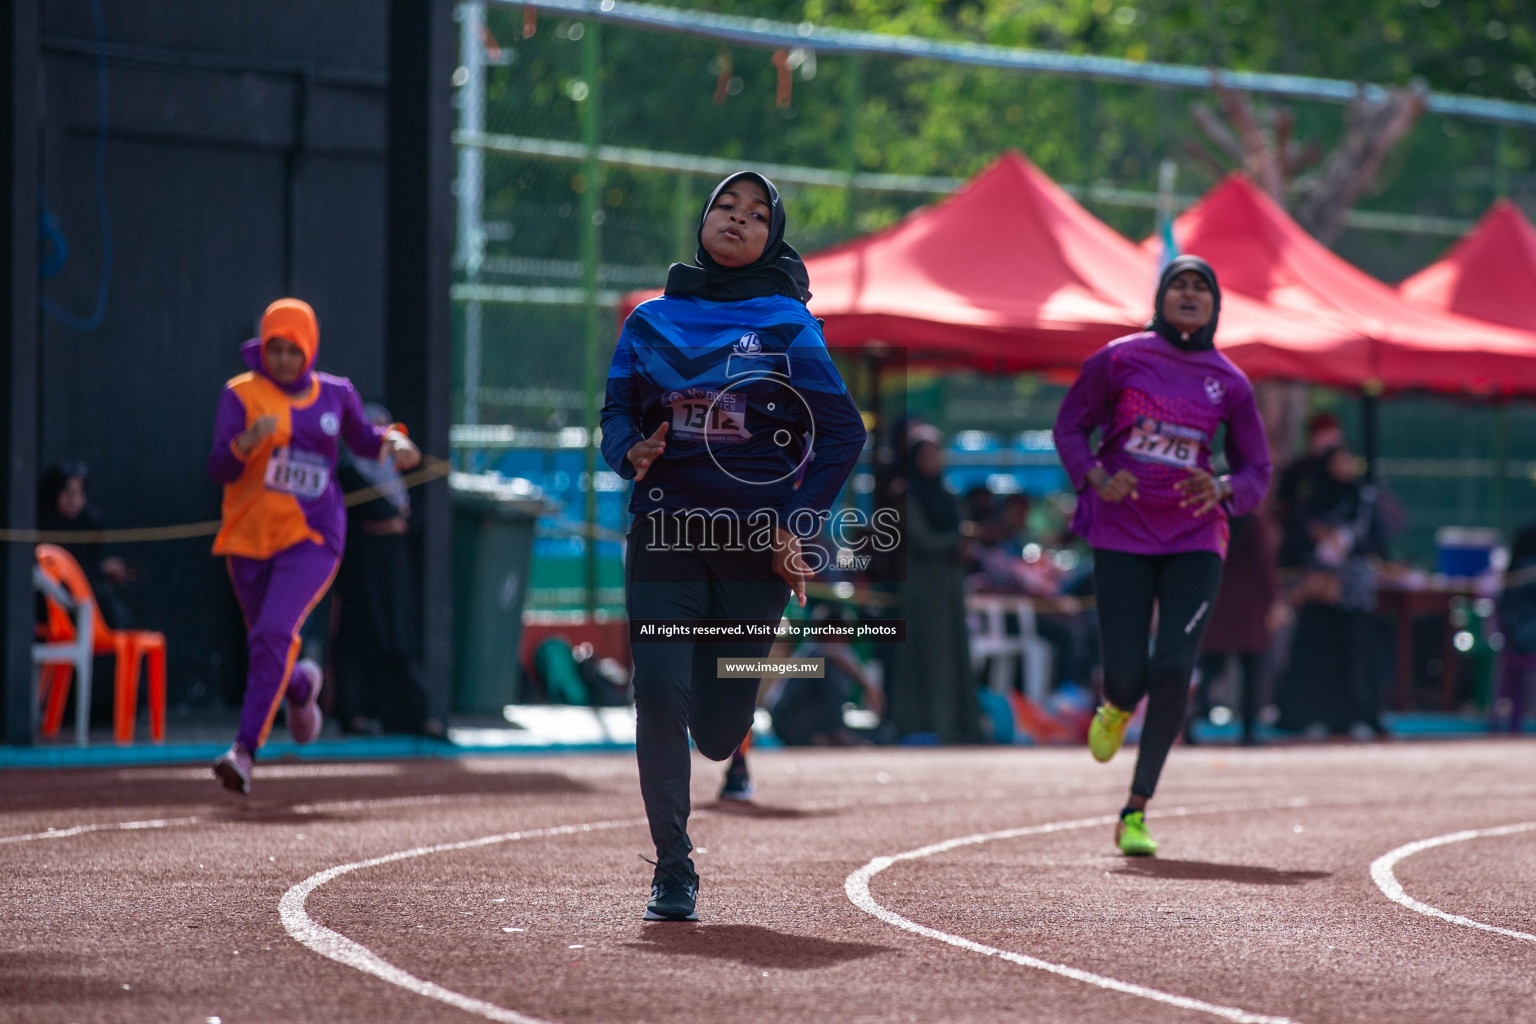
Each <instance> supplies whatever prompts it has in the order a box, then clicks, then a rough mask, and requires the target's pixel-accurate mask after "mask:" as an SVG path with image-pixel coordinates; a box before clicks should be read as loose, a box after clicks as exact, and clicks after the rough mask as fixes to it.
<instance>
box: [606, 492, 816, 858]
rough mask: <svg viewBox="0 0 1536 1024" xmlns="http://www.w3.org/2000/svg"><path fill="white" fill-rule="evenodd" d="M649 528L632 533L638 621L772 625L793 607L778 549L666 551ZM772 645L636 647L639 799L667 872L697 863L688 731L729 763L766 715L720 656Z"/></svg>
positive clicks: (628, 592)
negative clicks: (692, 857) (691, 829)
mask: <svg viewBox="0 0 1536 1024" xmlns="http://www.w3.org/2000/svg"><path fill="white" fill-rule="evenodd" d="M649 533H650V530H649V528H648V526H646V525H644V524H641V523H638V522H637V525H636V527H635V529H634V530H632V531H631V532H630V535H629V547H628V557H627V558H626V561H625V573H624V576H625V603H626V605H627V606H628V609H629V617H630V619H631V620H635V619H686V620H690V621H698V620H702V619H725V620H742V619H757V620H772V621H774V622H777V621H778V620H779V618H780V617H781V616H782V615H783V614H784V606H785V604H786V603H787V602H788V601H789V585H788V584H787V583H785V582H784V581H783V580H782V579H780V578H779V577H778V576H776V575H774V573H773V562H772V554H771V552H764V553H757V552H739V553H729V552H721V551H705V552H701V551H693V550H675V549H657V548H654V547H651V546H650V545H649V543H648V542H649V541H650V537H649ZM772 646H773V639H772V638H771V637H770V638H768V639H764V640H740V641H731V642H725V643H707V644H706V643H698V642H696V641H693V640H666V641H658V642H646V643H636V644H634V645H633V648H632V650H633V652H634V660H635V715H636V722H635V754H636V756H637V757H638V759H639V761H640V795H641V797H642V799H643V800H644V801H645V816H646V817H647V818H648V819H650V824H651V839H652V841H654V842H655V844H656V860H657V863H658V864H660V865H662V866H663V867H679V866H681V865H683V864H685V863H687V861H688V854H689V853H690V852H692V850H693V844H692V843H691V842H690V841H689V839H688V811H689V802H688V783H689V775H690V768H691V765H690V759H689V754H688V734H689V732H690V731H691V732H692V733H693V742H694V743H695V744H696V745H697V746H698V748H699V752H700V753H702V754H703V755H704V756H705V757H707V758H709V759H710V760H713V761H724V760H725V759H727V758H728V757H730V756H731V753H732V752H733V751H734V750H735V749H736V748H737V747H738V746H740V745H741V741H742V740H744V739H746V737H747V733H748V732H750V731H751V729H752V714H753V712H754V711H755V710H756V708H757V687H758V682H759V680H757V679H755V678H721V677H720V676H719V674H718V673H717V672H716V671H715V669H716V665H715V659H716V658H762V657H766V656H767V654H768V651H769V649H770V648H772Z"/></svg>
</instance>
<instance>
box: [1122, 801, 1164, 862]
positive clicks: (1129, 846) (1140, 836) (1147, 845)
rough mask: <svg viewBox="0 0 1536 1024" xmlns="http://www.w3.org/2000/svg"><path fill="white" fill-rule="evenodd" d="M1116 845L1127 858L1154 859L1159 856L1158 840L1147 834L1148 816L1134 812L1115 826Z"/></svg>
mask: <svg viewBox="0 0 1536 1024" xmlns="http://www.w3.org/2000/svg"><path fill="white" fill-rule="evenodd" d="M1115 845H1116V846H1118V847H1120V852H1121V853H1123V854H1125V855H1126V856H1127V857H1152V856H1155V855H1156V854H1157V840H1156V839H1153V838H1152V836H1151V835H1150V834H1148V832H1147V816H1146V815H1145V814H1144V813H1142V812H1141V811H1132V812H1131V813H1130V814H1127V815H1126V816H1125V817H1123V818H1121V819H1120V824H1118V825H1116V826H1115Z"/></svg>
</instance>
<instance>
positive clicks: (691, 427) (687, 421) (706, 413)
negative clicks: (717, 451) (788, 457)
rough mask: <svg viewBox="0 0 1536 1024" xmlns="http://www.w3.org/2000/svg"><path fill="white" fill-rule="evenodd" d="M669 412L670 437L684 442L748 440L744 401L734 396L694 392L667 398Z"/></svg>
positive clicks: (715, 442)
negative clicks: (670, 418)
mask: <svg viewBox="0 0 1536 1024" xmlns="http://www.w3.org/2000/svg"><path fill="white" fill-rule="evenodd" d="M667 399H668V400H667V408H669V409H671V410H672V436H673V437H676V438H679V439H681V440H685V441H704V440H708V441H709V442H710V443H711V444H737V443H739V442H742V441H746V440H749V439H750V438H751V437H752V432H751V431H749V430H748V429H747V400H746V397H745V396H744V395H742V394H740V393H737V392H727V393H726V394H721V393H720V392H718V391H703V390H699V389H693V390H690V391H687V392H673V393H672V394H671V395H669V396H667Z"/></svg>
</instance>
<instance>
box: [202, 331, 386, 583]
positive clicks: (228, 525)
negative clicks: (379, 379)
mask: <svg viewBox="0 0 1536 1024" xmlns="http://www.w3.org/2000/svg"><path fill="white" fill-rule="evenodd" d="M241 357H242V358H243V359H244V360H245V363H246V365H247V366H249V367H250V368H251V372H250V373H244V374H241V375H240V376H238V377H236V378H234V379H233V380H231V381H230V382H229V383H228V384H227V385H225V388H224V394H223V395H222V396H221V397H220V398H219V407H218V412H217V413H216V414H215V419H214V427H213V435H214V436H213V450H212V452H211V453H210V454H209V456H208V475H209V476H211V477H213V479H214V480H216V481H218V482H219V483H221V484H223V485H224V502H223V527H222V529H220V530H219V535H218V536H217V537H216V538H214V545H213V551H214V553H215V554H219V555H240V556H242V557H245V558H271V557H272V556H273V555H275V554H277V553H278V552H279V551H282V550H285V549H286V548H289V547H291V546H293V545H294V544H298V543H300V542H301V541H313V542H315V543H317V544H324V545H325V546H327V547H329V548H330V549H331V550H332V551H333V552H335V553H336V554H337V555H340V554H341V551H342V548H343V547H344V545H345V543H346V530H347V517H346V505H345V501H344V499H343V496H342V493H341V487H340V486H339V485H338V484H337V482H336V458H337V452H338V449H337V445H338V443H339V442H341V441H345V442H346V443H347V447H349V448H351V449H352V451H353V452H355V453H356V454H357V455H358V456H359V457H361V458H365V459H372V458H377V457H378V456H379V453H380V452H381V451H382V450H383V447H384V430H383V429H382V428H380V427H378V426H375V425H374V424H373V423H372V422H370V421H369V419H368V416H367V415H366V414H365V413H364V412H363V403H362V400H361V399H360V398H358V395H357V391H356V390H355V389H354V388H353V387H352V382H351V381H349V380H347V378H345V377H335V376H332V375H331V374H328V373H320V372H319V371H317V370H314V369H312V368H311V366H312V364H313V362H314V359H313V357H312V356H311V358H310V364H311V365H310V366H306V368H305V371H304V373H303V375H302V376H301V377H300V378H299V379H298V380H297V381H296V382H295V383H293V384H292V385H289V386H288V387H284V386H282V385H280V384H278V383H277V382H276V381H275V380H273V379H272V378H271V377H270V376H269V375H268V374H267V371H266V368H265V367H264V366H263V365H262V362H261V341H260V339H252V340H251V341H248V342H246V343H245V345H244V346H242V348H241ZM261 416H274V417H276V419H277V429H276V431H275V432H274V433H272V434H271V435H270V436H269V437H267V438H266V439H265V440H263V441H262V442H261V444H259V445H257V446H256V448H255V449H253V450H252V451H251V452H250V453H249V454H247V455H241V454H240V452H239V450H238V449H237V448H236V447H235V445H234V441H235V438H236V437H237V436H238V435H239V434H240V433H241V432H242V431H244V430H245V429H246V428H247V427H249V426H250V425H251V424H252V423H254V422H255V421H256V419H257V418H258V417H261Z"/></svg>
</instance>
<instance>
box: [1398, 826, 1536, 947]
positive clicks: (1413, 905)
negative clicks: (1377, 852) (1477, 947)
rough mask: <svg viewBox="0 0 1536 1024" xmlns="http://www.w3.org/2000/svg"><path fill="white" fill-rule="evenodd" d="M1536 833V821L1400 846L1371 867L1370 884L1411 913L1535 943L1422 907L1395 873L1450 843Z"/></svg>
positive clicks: (1508, 931)
mask: <svg viewBox="0 0 1536 1024" xmlns="http://www.w3.org/2000/svg"><path fill="white" fill-rule="evenodd" d="M1532 830H1536V821H1526V822H1522V823H1520V824H1518V825H1500V826H1499V827H1497V828H1480V829H1469V830H1468V831H1465V832H1452V833H1450V834H1448V835H1443V836H1436V837H1435V838H1433V839H1420V840H1419V841H1418V842H1416V843H1409V844H1407V845H1406V846H1399V847H1398V848H1397V849H1395V850H1393V851H1392V852H1391V853H1387V854H1383V855H1382V856H1380V857H1377V858H1376V860H1375V861H1373V862H1372V863H1371V881H1373V882H1375V883H1376V888H1378V889H1380V890H1381V891H1382V893H1383V894H1385V895H1386V897H1387V899H1389V900H1391V901H1392V902H1393V903H1401V904H1402V905H1403V906H1405V907H1407V908H1408V909H1409V910H1413V911H1417V912H1418V913H1420V914H1424V915H1426V916H1428V917H1436V918H1439V919H1440V920H1442V921H1448V922H1450V923H1451V924H1459V925H1461V926H1462V927H1463V928H1477V929H1479V930H1480V931H1485V932H1493V933H1494V934H1496V935H1504V936H1507V937H1508V938H1511V939H1521V940H1523V941H1525V942H1536V935H1532V934H1530V933H1529V932H1517V931H1515V930H1514V929H1513V928H1500V927H1498V926H1497V925H1491V924H1484V923H1483V922H1482V921H1474V920H1472V919H1471V918H1470V917H1462V916H1461V915H1460V914H1447V913H1446V912H1445V911H1443V910H1440V909H1439V908H1437V907H1432V906H1430V905H1429V904H1428V903H1421V902H1419V901H1418V900H1416V899H1414V898H1413V897H1412V896H1409V895H1408V894H1407V893H1406V892H1404V891H1403V886H1402V883H1400V882H1399V881H1398V880H1397V875H1396V874H1394V873H1393V871H1392V869H1393V868H1394V867H1396V866H1397V863H1398V861H1400V860H1403V859H1405V858H1407V857H1412V856H1413V855H1414V854H1416V853H1421V852H1423V851H1424V850H1429V849H1433V848H1434V847H1436V846H1445V845H1447V844H1449V843H1460V842H1465V841H1466V840H1468V839H1481V838H1483V837H1484V836H1509V835H1514V834H1515V833H1517V832H1530V831H1532Z"/></svg>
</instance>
